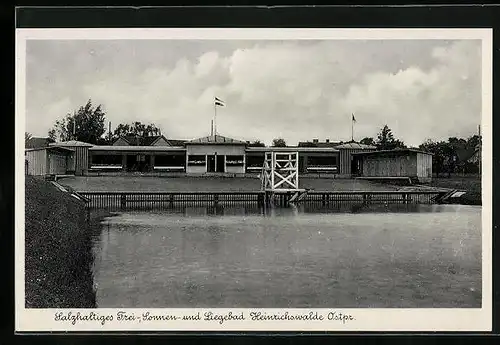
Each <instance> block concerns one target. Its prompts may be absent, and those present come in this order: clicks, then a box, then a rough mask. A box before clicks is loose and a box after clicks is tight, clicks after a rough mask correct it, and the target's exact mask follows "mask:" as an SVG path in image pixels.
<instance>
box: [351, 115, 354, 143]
mask: <svg viewBox="0 0 500 345" xmlns="http://www.w3.org/2000/svg"><path fill="white" fill-rule="evenodd" d="M351 141H354V114H351Z"/></svg>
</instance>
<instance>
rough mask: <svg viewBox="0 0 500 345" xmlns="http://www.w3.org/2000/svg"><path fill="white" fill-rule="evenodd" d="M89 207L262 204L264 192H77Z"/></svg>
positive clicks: (113, 208) (120, 207)
mask: <svg viewBox="0 0 500 345" xmlns="http://www.w3.org/2000/svg"><path fill="white" fill-rule="evenodd" d="M79 194H80V195H82V196H84V197H86V198H88V199H89V202H88V203H87V206H88V207H89V208H91V209H109V210H142V209H162V208H169V207H173V206H175V205H179V204H181V205H189V206H197V205H199V206H203V205H207V204H209V205H210V204H212V205H215V206H217V205H240V204H258V205H263V204H264V192H132V191H130V192H89V191H86V192H79Z"/></svg>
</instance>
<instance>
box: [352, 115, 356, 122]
mask: <svg viewBox="0 0 500 345" xmlns="http://www.w3.org/2000/svg"><path fill="white" fill-rule="evenodd" d="M352 122H354V123H356V118H355V117H354V114H352Z"/></svg>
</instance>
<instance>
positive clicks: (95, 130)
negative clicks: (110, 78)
mask: <svg viewBox="0 0 500 345" xmlns="http://www.w3.org/2000/svg"><path fill="white" fill-rule="evenodd" d="M104 121H105V113H104V111H103V110H102V106H101V105H98V106H97V107H94V106H93V105H92V101H91V100H90V99H89V100H88V101H87V104H86V105H85V106H81V107H80V108H79V109H78V110H75V111H74V112H73V114H69V113H68V114H67V115H66V117H65V118H64V119H62V120H57V121H56V123H55V125H54V127H53V128H52V129H51V130H50V131H49V136H51V135H53V136H56V134H57V137H59V140H61V141H68V140H78V141H83V142H86V143H90V144H97V142H98V141H99V139H100V138H101V137H102V135H103V134H104V132H105V129H104Z"/></svg>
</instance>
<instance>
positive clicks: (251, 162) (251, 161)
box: [247, 155, 264, 168]
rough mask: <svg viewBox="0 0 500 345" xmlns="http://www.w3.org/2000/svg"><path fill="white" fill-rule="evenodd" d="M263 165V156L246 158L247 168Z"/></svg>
mask: <svg viewBox="0 0 500 345" xmlns="http://www.w3.org/2000/svg"><path fill="white" fill-rule="evenodd" d="M263 165H264V155H262V156H247V167H254V168H256V167H259V168H262V166H263Z"/></svg>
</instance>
